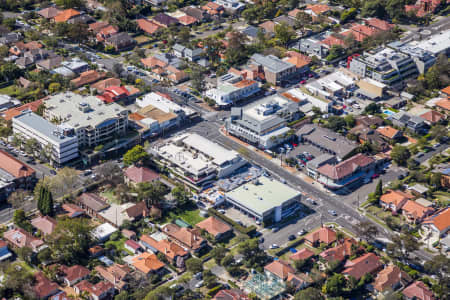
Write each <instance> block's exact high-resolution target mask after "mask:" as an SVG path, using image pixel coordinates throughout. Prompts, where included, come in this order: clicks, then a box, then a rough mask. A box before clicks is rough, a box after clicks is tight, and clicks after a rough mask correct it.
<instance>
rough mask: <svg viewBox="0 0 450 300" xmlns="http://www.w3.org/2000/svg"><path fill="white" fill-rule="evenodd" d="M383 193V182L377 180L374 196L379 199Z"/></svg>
mask: <svg viewBox="0 0 450 300" xmlns="http://www.w3.org/2000/svg"><path fill="white" fill-rule="evenodd" d="M382 195H383V182H382V181H381V179H380V180H378V183H377V187H376V188H375V196H376V197H377V198H378V200H379V199H380V197H381V196H382Z"/></svg>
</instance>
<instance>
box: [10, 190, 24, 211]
mask: <svg viewBox="0 0 450 300" xmlns="http://www.w3.org/2000/svg"><path fill="white" fill-rule="evenodd" d="M28 195H29V193H28V192H27V191H25V190H23V189H18V190H15V191H14V192H12V193H11V194H10V195H9V196H8V200H7V202H8V203H9V204H10V205H11V207H12V208H14V209H17V208H19V207H21V206H22V205H23V204H24V202H25V198H26V197H27V196H28Z"/></svg>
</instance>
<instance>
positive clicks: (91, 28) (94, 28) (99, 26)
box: [88, 21, 109, 34]
mask: <svg viewBox="0 0 450 300" xmlns="http://www.w3.org/2000/svg"><path fill="white" fill-rule="evenodd" d="M108 26H109V23H108V22H103V21H99V22H95V23H91V24H89V29H88V30H89V31H92V32H94V33H95V34H97V33H99V32H100V30H102V29H103V28H105V27H108Z"/></svg>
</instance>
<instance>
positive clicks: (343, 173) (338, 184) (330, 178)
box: [317, 153, 375, 190]
mask: <svg viewBox="0 0 450 300" xmlns="http://www.w3.org/2000/svg"><path fill="white" fill-rule="evenodd" d="M374 168H375V160H374V159H373V158H371V157H368V156H366V155H364V154H361V153H358V154H356V155H355V156H353V157H351V158H349V159H347V160H344V161H341V162H340V163H338V164H337V165H330V164H326V165H323V166H321V167H320V168H318V169H317V172H318V173H319V177H318V178H317V180H318V181H319V182H320V183H322V184H323V185H325V186H326V187H327V188H329V189H332V190H337V189H340V188H343V187H346V186H349V185H351V184H352V183H356V182H359V180H361V179H363V178H364V176H366V175H368V173H369V172H370V171H372V170H373V169H374Z"/></svg>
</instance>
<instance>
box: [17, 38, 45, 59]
mask: <svg viewBox="0 0 450 300" xmlns="http://www.w3.org/2000/svg"><path fill="white" fill-rule="evenodd" d="M42 47H43V46H42V44H41V43H39V42H37V41H31V42H28V43H24V42H22V41H21V42H17V43H16V44H14V45H13V46H12V47H11V48H9V52H10V53H11V54H13V55H16V56H20V55H22V54H24V53H25V52H26V51H31V50H36V49H41V48H42Z"/></svg>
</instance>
